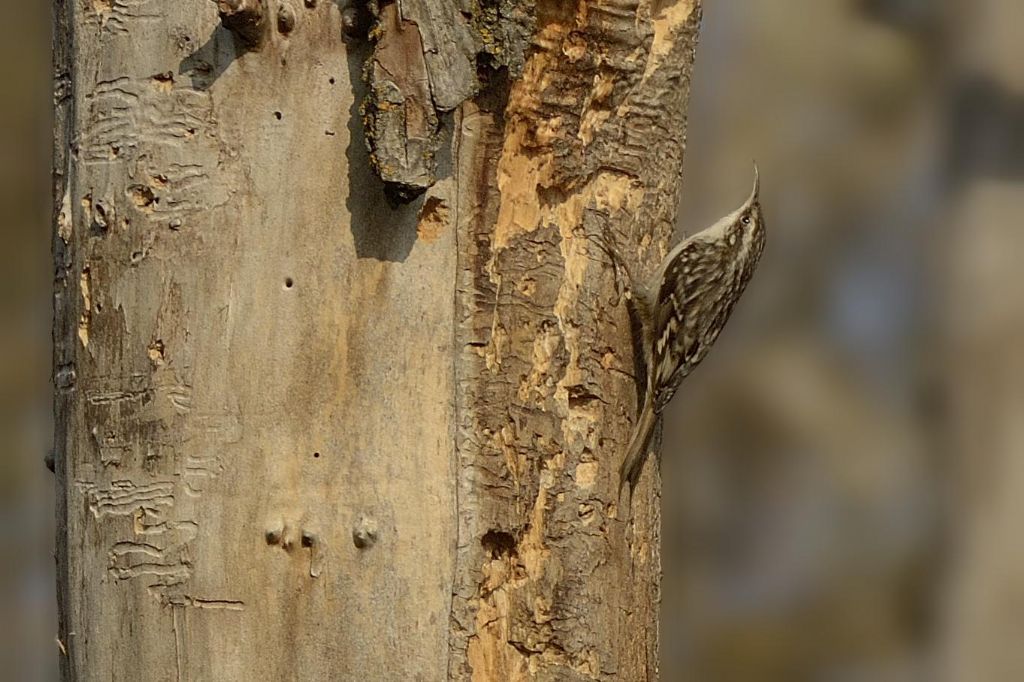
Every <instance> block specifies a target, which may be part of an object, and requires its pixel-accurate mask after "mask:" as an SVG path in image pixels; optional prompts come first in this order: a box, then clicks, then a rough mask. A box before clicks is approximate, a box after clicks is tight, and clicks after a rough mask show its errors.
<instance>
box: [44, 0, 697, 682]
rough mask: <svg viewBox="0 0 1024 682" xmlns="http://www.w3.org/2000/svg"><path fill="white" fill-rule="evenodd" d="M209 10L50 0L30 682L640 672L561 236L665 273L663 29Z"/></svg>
mask: <svg viewBox="0 0 1024 682" xmlns="http://www.w3.org/2000/svg"><path fill="white" fill-rule="evenodd" d="M236 4H237V3H236ZM236 4H230V3H223V2H222V3H220V5H218V4H215V3H211V2H209V1H208V0H189V2H181V3H166V2H161V1H159V0H119V1H118V2H116V3H106V2H84V3H69V2H66V0H57V2H56V3H55V17H56V40H55V45H56V47H55V60H54V63H55V68H56V75H55V102H56V135H55V156H54V171H55V172H54V180H55V182H54V207H55V211H54V213H55V214H54V223H55V227H54V258H55V272H56V278H55V304H54V305H55V323H54V339H55V357H54V381H55V385H56V398H55V411H56V446H55V458H54V460H55V461H54V468H55V473H56V476H57V485H58V489H59V494H58V509H57V513H58V519H59V521H60V529H59V535H58V550H57V559H58V597H59V601H60V613H61V620H60V633H59V642H60V650H61V652H62V653H61V660H62V674H63V677H64V679H177V680H185V679H211V680H262V679H266V680H280V679H310V680H319V679H332V680H336V679H342V680H346V679H352V680H356V679H359V680H362V679H371V680H404V679H410V680H415V679H423V680H438V679H446V678H447V679H451V680H463V679H465V680H470V679H471V680H502V681H504V680H518V679H533V678H537V679H558V680H562V679H565V680H576V679H578V680H598V679H602V680H604V679H628V680H640V679H656V678H657V660H658V649H657V624H658V621H657V608H658V600H659V586H658V581H659V578H660V555H659V544H660V541H659V516H658V506H659V503H658V495H659V493H658V490H659V483H658V477H657V472H656V468H654V467H649V468H648V473H647V474H645V476H644V478H642V479H641V485H640V487H639V488H637V491H636V495H635V501H634V504H633V508H632V510H626V509H620V508H618V507H617V506H616V504H617V503H616V493H617V491H616V481H615V480H614V479H615V473H614V472H615V470H616V467H617V465H618V458H619V457H620V456H621V452H622V449H623V447H624V446H625V443H626V441H627V439H628V435H629V431H630V425H631V421H632V415H633V413H634V410H635V396H636V387H635V381H634V378H633V373H634V366H633V357H632V348H631V345H630V334H629V331H628V328H629V322H628V319H627V317H628V316H627V313H626V311H625V306H623V305H622V302H621V301H619V300H617V299H616V296H615V293H614V285H613V278H612V274H611V272H610V269H609V268H608V267H607V264H606V263H605V262H604V261H603V259H602V256H601V254H600V253H597V252H596V250H594V249H588V240H587V238H586V235H588V234H593V233H598V232H601V233H603V234H605V235H607V236H608V237H609V238H611V239H613V240H617V241H618V242H619V243H620V244H621V245H622V248H623V252H624V253H625V255H626V257H627V258H629V259H630V260H632V261H634V262H635V263H636V266H637V268H638V269H641V270H643V269H645V268H651V267H654V265H655V264H656V262H657V261H658V260H659V258H660V256H661V255H662V254H663V253H664V252H665V248H666V246H667V243H668V238H669V236H670V233H671V228H672V224H673V220H674V213H675V206H676V203H677V197H678V190H679V184H680V177H681V163H682V154H683V147H684V133H685V107H686V100H687V95H688V92H689V74H690V69H691V65H692V61H693V50H694V45H695V42H696V35H697V26H698V23H699V13H700V10H699V6H698V5H697V4H695V3H694V2H691V1H690V0H683V1H681V2H678V3H676V4H669V5H657V6H652V5H651V4H650V3H648V2H626V1H622V0H617V1H616V2H614V3H611V4H609V3H607V2H600V3H598V2H586V1H584V2H580V3H575V4H566V3H560V2H542V3H539V4H537V5H533V4H532V3H519V2H514V1H512V0H504V1H502V2H481V3H471V4H469V5H466V6H462V5H461V4H445V3H443V2H441V1H440V0H419V1H418V2H410V1H404V2H397V3H392V4H385V5H383V6H382V7H380V8H379V17H378V18H379V22H380V25H379V26H378V28H377V32H378V33H379V34H378V35H377V38H376V42H375V43H374V44H372V45H369V44H364V43H362V42H361V41H359V40H357V39H352V37H351V36H352V27H353V26H354V25H356V24H357V23H358V22H357V21H355V20H354V19H353V17H352V16H351V13H350V12H349V10H350V9H352V8H343V7H342V6H341V5H340V4H339V3H335V2H323V1H321V2H315V1H311V0H302V1H301V2H295V1H291V2H284V3H281V4H278V5H260V7H262V8H263V11H264V12H267V14H266V16H264V17H263V25H262V28H261V31H262V34H261V35H262V38H261V40H260V41H258V42H252V41H249V40H240V37H239V35H238V32H237V27H233V26H230V25H228V24H230V22H228V21H227V19H226V17H225V15H224V11H225V7H226V8H228V9H231V8H234V7H236ZM243 4H244V3H243ZM239 6H240V5H239ZM344 36H349V37H348V38H345V37H344ZM366 69H369V71H370V72H371V73H370V78H369V82H368V83H366V82H364V81H363V74H364V72H365V70H366ZM367 89H368V90H367ZM367 96H369V100H370V101H372V102H373V104H372V108H373V112H371V113H368V114H367V115H368V117H369V119H370V120H369V122H368V123H367V125H368V126H369V134H370V136H371V139H373V140H375V146H374V151H373V156H372V157H371V155H370V154H368V153H367V150H366V146H365V143H364V129H363V125H364V122H363V120H362V117H361V116H360V115H359V105H360V102H365V101H367ZM385 103H390V104H393V105H394V107H393V108H390V109H388V108H387V107H384V104H385ZM396 131H397V132H396ZM396 135H397V136H396ZM403 136H404V137H403ZM384 158H394V159H395V164H396V165H395V167H394V168H395V174H394V175H393V176H389V175H387V174H385V173H383V172H382V173H381V174H382V176H383V177H384V179H385V180H387V182H388V187H389V191H390V192H392V194H393V195H396V196H397V197H398V198H400V199H401V200H402V201H406V202H409V203H408V205H396V206H394V207H389V206H387V205H382V204H381V202H380V201H379V200H378V199H379V196H380V192H381V191H382V190H383V189H384V185H383V184H382V183H381V182H380V181H379V180H378V179H377V178H376V177H374V175H373V174H372V171H371V167H372V166H373V164H376V167H377V170H378V171H380V170H381V163H382V159H384ZM389 178H390V179H389ZM416 194H419V195H420V196H419V198H414V197H413V195H416Z"/></svg>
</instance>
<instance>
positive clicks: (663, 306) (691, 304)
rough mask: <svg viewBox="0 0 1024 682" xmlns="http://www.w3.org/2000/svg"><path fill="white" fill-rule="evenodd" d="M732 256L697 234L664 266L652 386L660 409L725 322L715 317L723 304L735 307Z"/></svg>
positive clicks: (656, 327)
mask: <svg viewBox="0 0 1024 682" xmlns="http://www.w3.org/2000/svg"><path fill="white" fill-rule="evenodd" d="M728 261H729V255H728V248H727V247H726V245H725V244H722V243H720V242H718V241H715V240H709V239H702V238H700V237H695V238H691V239H690V240H688V241H686V242H685V243H684V244H683V245H682V247H681V248H680V249H679V251H678V252H677V253H676V254H675V257H674V258H673V259H672V260H671V261H670V262H669V263H668V264H667V266H666V268H665V273H664V276H663V278H662V280H661V286H660V288H659V290H658V293H657V297H658V298H657V302H658V303H657V305H656V306H654V310H656V311H657V315H656V316H655V320H654V324H655V328H654V332H653V336H654V352H653V358H652V360H653V363H652V372H653V377H652V378H653V382H652V386H653V388H654V404H655V410H656V411H657V412H661V410H663V409H664V408H665V406H666V405H667V404H668V403H669V401H670V400H671V399H672V396H674V395H675V392H676V389H678V388H679V384H680V383H682V380H683V379H684V378H685V377H686V375H687V374H688V373H689V371H690V370H691V369H692V368H693V367H694V365H696V364H697V363H699V362H700V361H701V359H703V357H704V354H705V353H706V352H707V349H708V347H709V346H710V344H711V343H712V342H713V341H714V337H715V336H717V330H718V329H720V328H721V327H720V326H719V325H716V323H718V322H721V323H724V320H720V319H716V318H718V317H719V315H720V313H721V312H722V311H721V308H722V307H723V306H728V307H731V306H729V303H728V294H729V286H730V280H731V279H732V278H731V277H730V272H729V267H728ZM725 314H726V315H728V312H727V311H726V313H725Z"/></svg>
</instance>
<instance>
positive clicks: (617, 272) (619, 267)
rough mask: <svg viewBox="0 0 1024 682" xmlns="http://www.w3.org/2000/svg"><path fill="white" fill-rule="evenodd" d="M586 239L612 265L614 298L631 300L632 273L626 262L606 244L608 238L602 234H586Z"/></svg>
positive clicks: (613, 248)
mask: <svg viewBox="0 0 1024 682" xmlns="http://www.w3.org/2000/svg"><path fill="white" fill-rule="evenodd" d="M586 237H587V241H589V242H592V243H593V244H594V245H595V246H596V247H597V248H599V249H600V250H601V251H603V252H604V253H605V254H606V255H607V256H608V260H609V261H610V262H611V264H612V272H613V273H614V276H615V296H616V297H617V298H622V297H623V296H625V298H626V299H627V300H631V299H633V297H634V293H633V283H634V280H633V273H632V271H631V270H630V269H629V265H628V264H627V263H626V261H624V260H623V259H622V257H621V256H620V255H619V254H618V252H617V251H616V250H615V247H614V246H613V245H611V244H610V243H609V242H608V238H607V237H606V236H605V235H604V234H588V235H586ZM623 273H625V277H623ZM623 280H625V281H623Z"/></svg>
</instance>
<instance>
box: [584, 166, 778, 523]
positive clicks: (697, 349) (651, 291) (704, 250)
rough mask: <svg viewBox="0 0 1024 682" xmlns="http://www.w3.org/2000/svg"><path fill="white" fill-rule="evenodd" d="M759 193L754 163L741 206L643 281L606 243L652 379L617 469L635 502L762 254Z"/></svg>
mask: <svg viewBox="0 0 1024 682" xmlns="http://www.w3.org/2000/svg"><path fill="white" fill-rule="evenodd" d="M759 190H760V180H759V175H758V172H757V166H756V165H755V166H754V190H753V192H751V194H750V197H749V198H748V199H747V200H746V201H745V202H744V203H743V205H742V206H740V207H739V208H738V209H737V210H735V211H733V212H732V213H730V214H729V215H727V216H725V217H724V218H722V219H721V220H719V221H718V222H716V223H715V224H714V225H712V226H711V227H708V228H707V229H705V230H703V231H701V232H698V233H697V234H694V235H693V236H691V237H688V238H686V239H684V240H683V241H682V242H680V243H679V244H677V245H676V246H675V247H674V248H673V249H672V250H671V251H669V253H668V255H667V256H665V259H664V260H663V261H662V262H661V265H659V266H658V269H657V270H656V271H655V272H654V274H653V275H652V276H651V277H650V278H649V279H647V280H646V281H637V280H635V279H634V277H633V275H632V273H631V272H630V269H629V267H628V266H627V265H626V263H625V262H624V261H623V259H622V258H621V257H620V256H618V255H617V254H616V253H615V251H614V250H613V249H610V248H609V247H608V245H607V243H606V242H605V243H602V244H601V248H602V250H605V251H606V252H607V253H608V255H609V257H610V258H611V260H612V264H613V265H614V267H615V269H616V273H618V270H619V268H621V269H623V270H624V271H625V273H626V276H627V279H628V281H629V287H628V289H627V290H626V296H627V298H628V299H629V300H630V301H631V303H632V306H633V312H634V318H635V320H636V321H637V322H639V329H638V330H637V334H636V336H637V337H638V338H637V339H636V341H637V342H638V343H639V344H641V348H640V351H641V352H640V356H641V357H642V359H643V362H644V365H645V370H646V375H647V379H646V388H645V391H644V395H643V401H642V403H641V404H640V405H639V410H640V412H639V416H638V417H637V421H636V425H635V428H634V430H633V435H632V437H631V439H630V441H629V445H628V446H627V448H626V453H625V456H624V457H623V459H622V465H621V466H620V467H619V494H620V495H621V494H622V488H623V486H625V485H626V484H627V483H628V484H629V496H630V504H632V499H633V489H634V488H635V487H636V483H637V480H638V479H639V478H640V472H641V471H642V470H643V466H644V462H645V461H646V459H647V454H648V447H649V445H650V442H651V437H652V435H653V434H654V429H655V426H656V425H657V423H658V417H659V416H660V415H661V413H662V411H663V410H664V409H665V407H666V406H667V405H668V403H669V401H671V400H672V397H673V396H674V395H675V393H676V389H678V388H679V384H680V383H682V381H683V379H685V378H686V377H687V375H689V374H690V372H692V371H693V369H694V368H695V367H696V366H697V365H698V364H699V363H700V361H701V360H703V359H704V357H705V356H706V355H707V353H708V350H710V348H711V345H712V344H713V343H714V342H715V340H716V339H717V338H718V335H719V333H721V331H722V328H723V327H724V326H725V323H726V321H727V320H728V319H729V315H730V313H732V309H733V307H734V306H735V305H736V301H738V300H739V298H740V295H741V294H742V293H743V291H744V289H746V287H747V284H748V283H749V282H750V278H751V277H752V276H753V274H754V269H755V268H756V267H757V263H758V260H760V258H761V253H762V251H764V243H765V227H764V218H763V216H762V212H761V204H760V199H759V196H758V193H759ZM616 278H618V274H616Z"/></svg>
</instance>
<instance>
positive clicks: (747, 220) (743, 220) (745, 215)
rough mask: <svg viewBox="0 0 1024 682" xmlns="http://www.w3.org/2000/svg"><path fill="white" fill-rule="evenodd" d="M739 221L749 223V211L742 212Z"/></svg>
mask: <svg viewBox="0 0 1024 682" xmlns="http://www.w3.org/2000/svg"><path fill="white" fill-rule="evenodd" d="M740 222H741V223H743V224H744V225H749V224H750V214H749V213H744V214H743V217H742V218H740Z"/></svg>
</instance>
